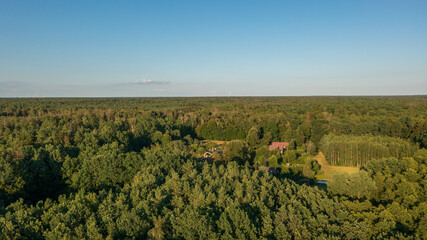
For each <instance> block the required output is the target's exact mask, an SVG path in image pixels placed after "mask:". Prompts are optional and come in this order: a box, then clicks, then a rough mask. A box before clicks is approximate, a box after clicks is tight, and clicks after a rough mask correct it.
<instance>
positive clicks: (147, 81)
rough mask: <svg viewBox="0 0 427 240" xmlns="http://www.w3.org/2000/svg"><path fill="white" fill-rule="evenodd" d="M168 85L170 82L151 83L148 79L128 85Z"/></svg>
mask: <svg viewBox="0 0 427 240" xmlns="http://www.w3.org/2000/svg"><path fill="white" fill-rule="evenodd" d="M169 83H170V82H167V81H153V80H149V79H142V80H139V81H134V82H131V83H130V84H133V85H167V84H169Z"/></svg>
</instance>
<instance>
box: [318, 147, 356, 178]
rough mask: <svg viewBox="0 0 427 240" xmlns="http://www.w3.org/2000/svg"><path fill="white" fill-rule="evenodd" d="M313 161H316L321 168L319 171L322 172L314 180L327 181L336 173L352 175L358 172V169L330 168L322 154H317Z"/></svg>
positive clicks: (346, 167) (347, 167) (345, 167)
mask: <svg viewBox="0 0 427 240" xmlns="http://www.w3.org/2000/svg"><path fill="white" fill-rule="evenodd" d="M314 159H316V160H317V162H318V163H319V165H320V166H321V170H322V171H323V174H322V175H317V176H316V178H317V179H318V180H329V179H331V177H332V176H333V175H334V174H337V173H344V172H346V173H350V174H351V173H354V172H357V171H359V170H360V167H349V166H332V165H329V164H328V162H327V161H326V159H325V156H324V155H323V153H322V152H319V154H318V155H317V156H316V157H314Z"/></svg>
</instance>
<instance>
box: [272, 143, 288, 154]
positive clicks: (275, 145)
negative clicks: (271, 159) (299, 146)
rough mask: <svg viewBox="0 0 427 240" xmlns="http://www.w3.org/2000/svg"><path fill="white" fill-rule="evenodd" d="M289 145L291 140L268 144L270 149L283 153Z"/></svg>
mask: <svg viewBox="0 0 427 240" xmlns="http://www.w3.org/2000/svg"><path fill="white" fill-rule="evenodd" d="M287 146H289V142H272V143H271V144H270V146H268V149H269V150H270V151H274V150H279V151H280V152H281V153H283V151H284V150H285V148H286V147H287Z"/></svg>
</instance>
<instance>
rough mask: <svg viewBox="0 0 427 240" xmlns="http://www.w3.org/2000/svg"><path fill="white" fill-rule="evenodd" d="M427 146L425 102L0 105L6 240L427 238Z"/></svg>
mask: <svg viewBox="0 0 427 240" xmlns="http://www.w3.org/2000/svg"><path fill="white" fill-rule="evenodd" d="M212 140H216V141H212ZM272 142H287V145H286V149H285V150H284V151H278V150H273V151H271V150H269V148H268V146H269V145H270V144H271V143H272ZM426 146H427V97H425V96H401V97H221V98H219V97H218V98H88V99H84V98H69V99H64V98H48V99H46V98H31V99H0V239H105V238H108V239H135V238H136V239H147V238H151V239H325V238H327V239H383V238H398V239H403V238H407V239H425V238H427V230H426V229H427V202H426V199H427V165H426V164H427V150H426ZM205 153H209V154H210V155H209V158H207V157H204V154H205ZM321 153H323V154H324V156H325V157H326V160H327V163H328V164H329V165H330V166H332V167H334V165H336V166H337V167H338V166H349V167H350V166H358V167H360V170H359V169H357V172H355V173H348V172H342V173H339V174H335V175H333V176H324V177H323V178H327V180H329V182H328V183H327V185H326V186H325V185H322V184H317V183H316V179H322V176H323V175H324V172H323V170H322V167H324V165H321V163H319V162H318V161H317V159H318V156H319V155H318V154H321ZM322 156H323V155H322ZM342 169H345V168H342ZM273 170H274V171H273Z"/></svg>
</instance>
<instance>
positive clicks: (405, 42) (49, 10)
mask: <svg viewBox="0 0 427 240" xmlns="http://www.w3.org/2000/svg"><path fill="white" fill-rule="evenodd" d="M426 94H427V1H425V0H423V1H415V0H414V1H412V0H401V1H394V0H384V1H379V0H378V1H377V0H366V1H365V0H358V1H352V0H346V1H342V0H339V1H329V0H325V1H273V0H270V1H251V0H244V1H243V0H242V1H240V0H233V1H229V0H224V1H221V0H219V1H204V0H198V1H186V0H182V1H176V0H173V1H166V0H165V1H142V0H138V1H136V0H135V1H130V0H124V1H107V0H106V1H87V0H85V1H79V0H75V1H44V0H40V1H33V0H32V1H26V0H19V1H17V0H0V97H154V96H165V97H169V96H310V95H316V96H317V95H426Z"/></svg>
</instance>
